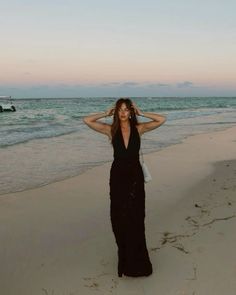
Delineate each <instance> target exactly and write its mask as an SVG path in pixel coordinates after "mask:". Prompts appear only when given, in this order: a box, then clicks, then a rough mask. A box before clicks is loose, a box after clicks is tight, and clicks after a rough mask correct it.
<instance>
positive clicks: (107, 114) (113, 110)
mask: <svg viewBox="0 0 236 295" xmlns="http://www.w3.org/2000/svg"><path fill="white" fill-rule="evenodd" d="M114 112H115V107H111V108H109V109H108V110H107V111H106V112H105V114H106V116H107V117H110V116H112V115H114Z"/></svg>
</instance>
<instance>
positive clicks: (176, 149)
mask: <svg viewBox="0 0 236 295" xmlns="http://www.w3.org/2000/svg"><path fill="white" fill-rule="evenodd" d="M145 161H146V163H147V165H148V167H149V169H150V171H151V174H152V177H153V181H152V182H150V183H148V184H146V218H145V226H146V240H147V246H148V250H149V254H150V259H151V262H152V265H153V274H152V275H151V276H150V277H144V278H130V277H124V276H123V277H122V278H119V277H118V276H117V247H116V244H115V239H114V236H113V233H112V229H111V223H110V213H109V209H110V207H109V206H110V199H109V172H110V166H111V163H107V164H105V165H103V166H98V167H95V168H92V169H90V170H88V171H87V172H86V173H84V174H81V175H79V176H77V177H73V178H70V179H66V180H63V181H60V182H56V183H52V184H49V185H46V186H44V187H40V188H36V189H32V190H27V191H22V192H18V193H12V194H6V195H2V196H0V245H1V246H0V261H1V265H0V293H1V294H3V295H77V294H78V295H80V294H82V295H87V294H117V295H118V294H122V295H126V294H127V295H128V294H129V295H131V294H133V295H139V294H145V295H149V294H150V295H152V294H155V295H210V294H214V295H222V294H227V295H235V294H236V261H235V249H236V236H235V227H236V181H235V179H236V127H233V128H230V129H227V130H224V131H217V132H212V133H205V134H199V135H195V136H192V137H189V138H187V139H185V140H184V141H183V142H182V143H180V144H176V145H172V146H169V147H167V148H164V149H162V150H160V151H158V152H155V153H152V154H148V155H145ZM29 181H30V179H29Z"/></svg>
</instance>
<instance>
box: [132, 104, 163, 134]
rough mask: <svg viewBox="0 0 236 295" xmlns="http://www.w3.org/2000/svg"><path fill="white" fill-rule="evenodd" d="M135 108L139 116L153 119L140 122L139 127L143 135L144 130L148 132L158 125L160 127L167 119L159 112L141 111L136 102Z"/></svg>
mask: <svg viewBox="0 0 236 295" xmlns="http://www.w3.org/2000/svg"><path fill="white" fill-rule="evenodd" d="M133 108H134V111H135V113H136V114H137V115H138V116H142V117H146V118H149V119H152V121H150V122H144V123H139V125H138V129H139V134H140V135H142V134H143V133H144V132H148V131H151V130H153V129H155V128H157V127H160V126H161V125H162V124H164V123H165V121H166V117H165V116H162V115H159V114H157V113H149V112H141V111H140V109H139V108H138V107H137V106H136V105H135V104H134V103H133Z"/></svg>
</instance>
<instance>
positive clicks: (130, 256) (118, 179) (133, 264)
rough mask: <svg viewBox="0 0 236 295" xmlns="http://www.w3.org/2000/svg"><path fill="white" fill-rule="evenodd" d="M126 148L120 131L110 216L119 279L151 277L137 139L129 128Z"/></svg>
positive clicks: (115, 140)
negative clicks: (115, 246) (123, 277)
mask: <svg viewBox="0 0 236 295" xmlns="http://www.w3.org/2000/svg"><path fill="white" fill-rule="evenodd" d="M130 130H131V131H130V138H129V143H128V146H127V148H126V147H125V144H124V140H123V136H122V133H121V128H120V127H119V129H118V131H117V132H116V134H115V136H114V138H113V141H112V144H113V149H114V161H113V163H112V166H111V170H110V182H109V183H110V201H111V202H110V216H111V224H112V230H113V232H114V235H115V240H116V243H117V246H118V275H119V276H122V274H124V275H126V276H132V277H138V276H148V275H150V274H151V273H152V264H151V262H150V259H149V255H148V251H147V247H146V238H145V225H144V219H145V190H144V177H143V171H142V167H141V165H140V162H139V149H140V136H139V133H138V130H137V128H136V126H131V129H130Z"/></svg>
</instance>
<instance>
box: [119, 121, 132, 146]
mask: <svg viewBox="0 0 236 295" xmlns="http://www.w3.org/2000/svg"><path fill="white" fill-rule="evenodd" d="M120 132H121V137H122V142H123V145H124V148H125V150H126V151H127V150H128V148H129V143H130V138H131V132H132V128H131V126H130V132H129V139H128V144H127V147H126V146H125V140H124V137H123V133H122V130H121V126H120Z"/></svg>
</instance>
